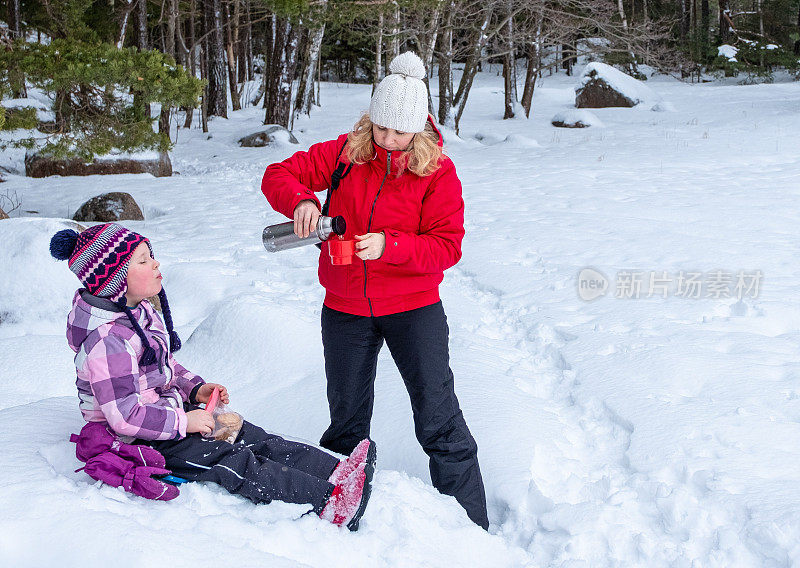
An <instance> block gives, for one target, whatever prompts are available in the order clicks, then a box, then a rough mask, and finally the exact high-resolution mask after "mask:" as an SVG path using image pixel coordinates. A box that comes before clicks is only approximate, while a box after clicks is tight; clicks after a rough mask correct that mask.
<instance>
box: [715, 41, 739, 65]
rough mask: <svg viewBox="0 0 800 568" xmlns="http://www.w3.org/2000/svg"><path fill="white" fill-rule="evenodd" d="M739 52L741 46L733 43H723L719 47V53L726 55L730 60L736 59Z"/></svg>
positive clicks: (722, 55)
mask: <svg viewBox="0 0 800 568" xmlns="http://www.w3.org/2000/svg"><path fill="white" fill-rule="evenodd" d="M737 53H739V48H737V47H733V46H732V45H728V44H725V43H724V44H722V45H720V46H719V47H717V55H718V56H719V57H725V58H726V59H727V60H728V61H736V54H737Z"/></svg>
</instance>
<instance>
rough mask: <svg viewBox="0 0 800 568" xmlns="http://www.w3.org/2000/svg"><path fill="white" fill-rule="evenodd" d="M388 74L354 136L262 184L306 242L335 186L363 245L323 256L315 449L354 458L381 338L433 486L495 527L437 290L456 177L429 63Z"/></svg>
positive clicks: (408, 58) (455, 219) (448, 244)
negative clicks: (430, 88) (325, 412)
mask: <svg viewBox="0 0 800 568" xmlns="http://www.w3.org/2000/svg"><path fill="white" fill-rule="evenodd" d="M390 69H391V70H392V74H391V75H389V76H387V77H386V78H385V79H383V81H381V83H380V84H379V85H378V88H377V89H376V90H375V93H374V95H373V97H372V101H371V103H370V111H369V114H365V115H364V116H363V117H362V118H361V119H360V120H359V121H358V123H357V124H356V125H355V127H354V129H353V131H352V132H350V133H349V134H343V135H342V136H339V138H338V139H336V140H331V141H328V142H322V143H318V144H314V145H313V146H311V148H309V150H308V151H307V152H297V153H296V154H294V155H293V156H292V157H290V158H288V159H286V160H284V161H283V162H280V163H276V164H272V165H270V166H269V167H268V168H267V171H266V172H265V173H264V178H263V181H262V185H261V189H262V191H263V192H264V195H265V196H266V197H267V199H268V200H269V202H270V204H271V205H272V207H273V208H274V209H275V210H276V211H278V212H280V213H283V214H284V215H286V216H287V217H290V218H293V219H294V223H295V233H297V235H299V236H302V237H305V236H308V234H309V233H310V232H311V231H312V230H314V228H315V227H316V223H317V219H318V218H319V216H320V214H321V213H320V211H321V207H320V202H319V200H318V199H317V197H316V196H315V195H314V192H318V191H324V190H326V189H328V188H329V187H331V191H330V192H329V201H328V203H327V207H328V209H327V214H328V215H331V216H336V215H341V216H343V217H344V218H345V220H346V222H347V232H346V233H345V235H344V237H345V238H346V239H355V240H357V241H358V242H357V243H356V248H357V251H356V255H357V256H358V260H355V261H354V262H353V263H352V264H350V265H333V264H332V263H331V260H330V256H329V254H328V245H327V243H323V245H322V252H321V254H320V258H319V279H320V283H321V284H322V285H323V286H324V287H325V290H326V294H325V301H324V305H323V308H322V343H323V346H324V353H325V373H326V375H327V380H328V404H329V407H330V415H331V425H330V427H329V428H328V429H327V430H326V431H325V433H324V434H323V436H322V439H321V440H320V444H321V445H322V446H323V447H325V448H327V449H329V450H332V451H335V452H339V453H342V454H349V453H350V451H351V450H352V449H353V448H354V447H355V446H356V444H358V442H359V441H360V440H362V439H363V438H365V437H367V436H368V435H369V431H370V420H371V418H372V406H373V400H374V381H375V371H376V366H377V361H378V352H379V351H380V349H381V347H382V346H383V342H384V341H386V344H387V345H388V347H389V351H390V352H391V355H392V357H393V359H394V361H395V363H396V364H397V368H398V370H399V371H400V374H401V375H402V377H403V381H404V382H405V385H406V388H407V390H408V393H409V396H410V398H411V407H412V410H413V413H414V424H415V432H416V436H417V439H418V440H419V442H420V444H421V445H422V448H423V449H424V450H425V453H426V454H427V455H428V456H429V458H430V472H431V479H432V481H433V485H434V486H435V487H436V488H437V489H438V490H439V491H440V492H442V493H445V494H448V495H453V496H454V497H455V498H456V499H457V500H458V502H459V503H461V505H462V506H463V507H464V509H466V511H467V514H468V515H469V517H470V518H471V519H472V520H473V521H474V522H475V523H477V524H478V525H480V526H482V527H483V528H488V526H489V521H488V518H487V514H486V497H485V493H484V488H483V481H482V479H481V473H480V468H479V466H478V459H477V451H478V448H477V445H476V444H475V440H474V439H473V437H472V435H471V434H470V432H469V429H468V428H467V425H466V422H465V421H464V418H463V416H462V413H461V409H460V408H459V405H458V399H457V398H456V394H455V391H454V389H453V373H452V371H451V370H450V363H449V352H448V327H447V318H446V316H445V313H444V309H443V308H442V303H441V301H440V299H439V290H438V286H439V283H440V282H441V281H442V279H443V277H444V275H443V272H444V271H445V270H446V269H448V268H450V267H451V266H453V265H455V264H456V263H457V262H458V261H459V259H460V258H461V240H462V238H463V237H464V201H463V199H462V198H461V182H460V181H459V179H458V176H457V175H456V171H455V167H454V166H453V163H452V162H451V161H450V159H449V158H447V157H446V156H444V155H443V153H442V139H441V135H440V134H439V132H438V131H437V130H436V128H435V126H434V125H433V121H432V120H431V118H430V117H429V116H428V110H427V109H428V93H427V88H426V86H425V84H424V83H423V81H422V79H423V78H424V76H425V68H424V65H423V64H422V61H421V60H420V59H419V57H417V56H416V55H415V54H413V53H411V52H406V53H403V54H401V55H399V56H398V57H396V58H395V59H394V61H392V63H391V65H390ZM334 174H335V175H334ZM336 178H340V181H339V182H338V187H336V185H337V183H336V182H334V183H333V184H332V179H336Z"/></svg>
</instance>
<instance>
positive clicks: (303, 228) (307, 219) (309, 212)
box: [294, 199, 322, 239]
mask: <svg viewBox="0 0 800 568" xmlns="http://www.w3.org/2000/svg"><path fill="white" fill-rule="evenodd" d="M320 215H322V214H321V213H320V212H319V209H317V204H316V203H314V202H313V201H311V200H310V199H304V200H303V201H301V202H300V203H298V204H297V207H295V208H294V234H295V235H297V236H298V237H300V238H302V239H305V238H306V237H307V236H308V235H310V234H311V231H314V230H316V228H317V220H318V219H319V217H320Z"/></svg>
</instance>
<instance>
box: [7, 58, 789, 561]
mask: <svg viewBox="0 0 800 568" xmlns="http://www.w3.org/2000/svg"><path fill="white" fill-rule="evenodd" d="M575 82H576V78H575V77H571V78H567V77H565V76H563V75H561V76H557V77H552V78H547V79H546V80H545V82H544V85H543V86H541V87H539V88H538V90H537V92H536V98H535V101H534V114H533V117H532V118H531V119H530V120H527V119H524V118H520V119H514V120H507V121H503V120H501V118H502V109H503V104H502V96H503V95H502V78H500V77H497V76H496V74H494V73H491V72H487V73H483V74H481V75H480V76H479V77H478V79H477V80H476V85H475V87H474V88H473V92H472V94H471V95H470V102H469V105H468V107H467V110H466V114H465V118H464V121H463V124H462V129H461V139H455V138H454V137H452V136H449V137H448V138H447V145H448V151H449V154H450V155H451V156H452V158H453V160H454V162H455V164H456V167H457V169H458V172H459V174H460V176H461V179H462V181H463V185H464V197H465V201H466V204H467V220H466V223H467V237H466V239H465V241H464V258H463V260H462V261H461V262H460V263H459V264H458V265H457V266H456V267H455V268H454V269H452V270H450V271H449V272H448V273H447V276H446V278H445V282H444V284H443V286H442V295H443V299H444V304H445V308H446V310H447V313H448V317H449V323H450V330H451V354H452V366H453V370H454V372H455V376H456V388H457V392H458V394H459V397H460V400H461V403H462V407H463V409H464V413H465V415H466V418H467V422H468V424H469V425H470V427H471V429H472V431H473V433H474V435H475V437H476V439H477V440H478V444H479V447H480V454H479V456H480V460H481V465H482V468H483V473H484V479H485V482H486V488H487V495H488V499H489V510H490V519H491V521H492V526H491V531H490V532H491V534H489V535H487V534H485V533H483V532H482V531H480V530H479V529H477V528H475V527H473V526H471V525H470V523H469V521H468V520H467V519H466V516H465V515H464V514H463V512H462V511H461V510H460V508H459V507H458V506H457V505H456V504H455V501H454V500H452V499H450V498H445V497H443V496H440V495H438V494H437V493H436V492H435V490H433V489H432V488H431V487H430V479H429V476H428V473H427V464H426V460H425V456H424V454H423V453H422V451H421V450H420V449H419V447H418V445H417V443H416V441H415V439H414V437H413V429H412V423H411V412H410V406H409V404H408V401H407V396H406V394H405V392H404V389H403V386H402V382H401V381H400V378H399V375H398V373H397V371H396V369H395V368H394V366H393V364H392V362H391V359H390V358H389V355H388V352H384V353H382V356H381V362H380V365H379V370H378V379H377V385H376V386H377V388H376V391H377V394H376V409H375V419H374V422H373V437H374V438H375V439H376V441H377V443H378V446H379V464H378V465H379V471H378V473H377V475H376V486H375V490H374V493H373V498H372V501H371V503H370V507H369V508H368V510H367V513H366V515H365V517H364V520H363V521H362V525H361V526H362V529H361V530H360V531H359V532H358V533H354V534H350V533H347V532H345V531H340V530H337V529H336V528H334V527H332V526H330V525H327V524H325V523H323V522H321V521H318V520H316V519H312V518H309V517H303V518H299V517H300V515H301V514H302V512H303V509H302V508H298V507H296V506H290V505H285V504H273V505H269V506H254V505H251V504H250V503H248V502H246V501H244V500H242V499H240V498H238V497H234V496H230V495H227V494H225V493H224V492H221V491H220V490H218V488H216V487H214V486H208V485H193V486H188V487H185V488H184V489H183V490H182V494H181V496H180V497H179V498H178V499H177V500H176V501H173V502H170V503H153V502H148V501H144V500H142V499H139V498H136V497H131V496H130V495H127V494H124V493H121V492H119V491H117V490H114V489H111V488H109V487H98V486H96V485H92V484H90V481H91V480H90V479H89V478H88V477H86V476H85V475H84V474H82V473H78V474H76V473H73V470H74V469H75V468H77V467H78V465H79V463H78V462H77V460H76V459H75V458H74V449H73V446H72V445H71V444H70V443H69V442H68V441H67V439H68V435H69V433H70V432H76V431H77V430H78V429H79V428H80V426H81V418H80V414H79V412H78V410H77V404H76V402H77V401H76V398H75V392H74V391H75V389H74V378H73V377H74V369H73V367H72V358H71V352H70V351H69V349H68V348H67V346H66V342H65V339H64V335H63V330H64V319H65V316H66V313H67V311H68V309H69V303H70V299H71V297H72V292H73V291H74V288H75V287H76V282H77V281H76V280H74V277H73V276H72V275H71V273H69V272H68V271H67V268H66V266H64V265H63V264H54V263H55V261H52V262H51V260H50V258H49V256H48V254H47V251H46V245H47V242H48V239H49V236H50V235H51V234H52V233H53V232H55V230H57V229H58V228H60V227H61V226H62V221H58V220H54V219H32V220H31V219H29V218H30V217H34V218H68V217H70V216H71V215H72V214H73V213H74V211H75V210H76V209H77V208H78V206H79V205H80V204H81V203H82V202H83V201H84V200H85V199H87V198H89V197H91V196H94V195H96V194H98V193H101V192H102V191H109V190H123V191H128V192H130V193H131V194H132V195H133V196H134V197H135V198H136V200H137V201H138V202H139V204H140V205H141V206H142V209H143V211H144V213H145V217H146V218H147V220H146V221H144V222H128V223H126V225H127V226H129V227H131V228H133V229H134V230H137V231H140V232H142V233H144V234H145V235H147V236H149V237H150V238H151V240H152V241H153V244H154V247H155V251H156V254H157V256H158V258H159V260H161V262H162V271H163V273H164V276H165V280H164V282H165V288H166V289H167V292H168V293H169V297H170V303H171V305H172V308H173V313H174V316H175V318H176V323H177V325H178V329H179V331H180V332H181V334H182V337H183V338H184V345H185V347H184V349H183V350H182V351H181V353H180V354H179V357H178V359H179V360H180V361H181V362H182V363H183V364H184V365H186V366H187V367H188V368H190V369H192V370H194V371H196V372H198V373H200V374H202V375H203V376H205V377H206V378H208V379H213V380H215V381H219V382H223V383H225V384H227V385H228V387H229V389H230V391H231V399H232V406H233V407H234V408H235V409H237V410H239V411H240V412H242V414H244V415H245V416H246V417H247V418H248V419H250V420H251V421H253V422H255V423H257V424H260V425H263V426H265V427H267V428H268V429H271V430H273V431H276V432H280V433H283V434H286V435H290V436H293V437H297V438H299V439H304V440H310V441H316V440H317V439H318V437H319V435H320V433H321V432H322V431H323V430H324V428H325V426H326V425H327V420H326V419H327V406H326V403H325V395H324V373H323V361H322V349H321V342H320V338H319V323H318V318H319V312H320V307H321V300H322V295H323V292H322V289H321V288H320V286H319V285H318V283H317V279H316V262H315V253H316V249H313V248H306V249H299V250H294V251H287V252H283V253H279V254H275V255H271V254H268V253H266V252H265V251H264V249H263V248H262V246H261V243H260V235H261V230H262V228H263V227H264V226H265V225H267V224H271V223H274V222H278V221H281V217H280V216H279V215H278V214H276V213H274V212H272V211H271V210H270V208H269V206H268V204H267V203H266V200H265V199H264V198H263V196H262V195H261V193H260V190H259V183H260V178H261V175H262V173H263V170H264V168H265V167H266V165H268V164H269V163H271V162H273V161H277V160H280V159H282V158H284V157H286V156H288V155H290V154H291V153H292V152H293V151H295V150H296V149H298V147H296V146H290V145H285V146H280V147H277V148H270V149H240V148H238V146H237V145H236V144H235V141H236V140H237V139H238V138H239V137H240V136H242V135H244V134H249V133H251V132H253V131H254V130H255V129H257V128H258V125H259V123H260V120H261V111H260V110H258V109H246V110H244V111H241V112H239V113H235V114H234V115H232V118H231V119H230V120H228V121H225V120H215V121H213V122H212V124H211V133H212V137H211V138H210V139H208V138H207V135H204V134H202V133H201V132H200V131H198V130H191V131H186V130H181V131H180V133H179V139H178V144H177V146H176V148H175V151H174V154H173V164H174V166H175V169H176V170H177V171H178V172H180V175H176V176H174V177H172V178H162V179H155V178H152V177H150V176H143V175H142V176H135V175H126V176H102V177H98V176H95V177H91V178H48V179H44V180H35V179H27V178H24V177H20V176H10V178H9V181H8V182H7V183H5V184H3V185H2V186H0V191H6V190H12V191H16V192H17V194H18V196H19V198H20V200H21V201H22V208H21V210H20V211H17V212H16V214H17V215H24V216H26V217H28V218H26V219H12V220H10V221H2V222H0V241H1V242H3V244H4V246H3V247H2V249H1V250H0V259H2V268H3V270H2V273H1V274H0V319H2V320H3V321H4V323H2V324H0V369H2V388H3V397H2V400H0V408H2V410H0V432H2V434H0V470H2V471H3V473H4V475H3V476H2V478H0V510H2V511H3V515H2V518H0V560H2V564H3V565H8V566H40V565H44V564H45V563H58V564H60V565H64V566H77V565H79V564H80V565H86V564H87V563H91V561H92V560H97V561H100V560H104V561H105V560H108V559H110V558H112V557H113V558H114V562H115V564H116V565H119V566H120V567H127V566H139V565H149V564H151V563H155V562H156V559H159V560H161V561H169V562H170V563H171V564H172V565H176V566H190V565H196V564H198V563H200V562H202V561H203V560H204V559H214V560H218V561H222V562H225V563H226V564H230V565H234V566H255V565H260V566H263V565H267V566H278V567H282V566H314V567H317V566H319V567H326V568H327V567H332V566H370V567H373V566H476V567H477V566H491V567H496V566H569V567H578V566H592V567H601V566H647V567H660V566H686V567H690V566H691V567H700V566H702V567H708V566H725V567H727V566H793V565H796V564H798V563H800V544H798V542H800V491H798V490H797V487H798V482H799V481H800V445H798V443H797V442H798V439H800V351H799V350H798V342H799V341H800V333H798V326H799V325H800V295H798V293H797V292H798V286H797V284H798V283H797V276H796V274H797V270H796V269H795V264H796V260H795V251H796V248H797V242H798V238H799V237H800V229H798V227H799V226H800V207H798V206H799V205H800V203H799V202H798V200H799V197H800V158H798V152H797V148H798V141H797V133H798V132H799V131H800V83H780V84H772V85H755V86H735V85H721V84H714V83H712V84H704V85H686V84H681V83H679V82H677V81H674V80H672V79H666V78H660V79H659V78H656V79H652V80H651V81H648V85H649V86H650V87H651V88H652V89H654V90H655V91H656V92H657V93H659V94H660V95H661V96H662V97H663V99H664V100H665V101H667V102H669V103H671V105H672V107H674V111H671V112H651V111H646V110H639V109H598V110H595V111H593V112H594V113H595V114H596V115H597V117H598V118H599V119H600V120H601V121H602V124H603V125H604V126H603V127H592V128H588V129H582V130H577V131H576V130H566V129H556V128H553V127H552V126H551V125H550V119H551V118H552V116H553V115H554V114H555V113H556V112H560V111H565V110H568V109H569V107H570V104H571V102H572V100H573V90H572V87H573V86H574V84H575ZM433 91H434V92H437V91H436V87H435V81H434V85H433ZM369 92H370V90H369V86H366V87H365V86H348V85H338V84H326V85H323V91H322V98H323V103H324V107H323V108H322V109H320V110H318V111H317V112H315V113H314V115H313V118H312V119H311V120H305V121H303V122H301V123H299V124H297V125H295V134H296V135H297V137H298V138H299V139H300V141H301V147H302V148H305V147H307V146H308V145H310V144H311V143H313V142H314V141H317V140H322V139H329V138H333V137H334V136H335V135H336V134H338V133H340V132H345V131H346V130H347V129H349V127H350V126H351V125H352V124H353V123H354V122H355V120H356V119H357V118H358V116H359V113H360V111H361V110H363V109H366V108H367V107H368V103H369ZM0 165H3V166H7V167H8V166H10V167H13V168H22V163H21V159H20V155H19V154H18V153H12V152H7V153H6V154H4V155H2V156H0ZM23 211H36V212H37V213H25V212H23ZM586 267H592V268H594V269H595V270H597V271H599V272H601V273H602V274H604V275H605V276H606V277H607V278H608V279H609V283H610V290H609V291H608V293H607V294H606V295H605V296H604V297H600V298H598V299H596V300H594V301H592V302H586V301H583V300H581V299H580V298H579V296H578V290H577V279H578V273H579V272H580V271H581V270H582V269H584V268H586ZM740 270H743V271H745V272H747V273H752V272H755V271H758V270H760V271H761V273H762V274H763V277H762V279H761V281H760V286H759V290H758V293H757V294H756V293H754V292H753V291H752V290H751V291H750V292H749V293H746V294H743V298H742V299H741V300H739V299H738V298H737V297H736V296H737V291H736V289H735V284H736V273H737V272H738V271H740ZM626 271H627V272H642V273H644V279H643V284H642V289H641V294H640V297H639V298H635V297H633V298H617V297H615V295H616V294H617V290H616V282H617V279H618V278H622V277H623V276H624V273H625V272H626ZM681 271H683V272H684V273H690V272H695V273H701V274H702V276H703V277H705V278H706V279H705V281H704V282H703V288H702V289H701V296H702V297H701V298H697V299H694V298H688V297H679V296H677V295H676V293H675V289H674V285H675V284H674V282H673V284H672V287H671V288H669V289H668V290H667V294H666V295H667V297H666V298H665V297H663V294H662V293H661V292H660V290H657V291H656V293H653V294H649V293H648V283H649V280H648V279H649V276H650V273H651V272H656V273H658V274H657V276H663V274H662V273H664V272H666V273H667V276H670V277H672V278H673V279H675V278H677V277H678V275H679V273H680V272H681ZM715 271H721V273H722V275H723V276H725V275H728V274H729V275H730V276H731V277H732V278H733V282H731V284H730V295H731V297H725V296H724V295H722V296H720V297H714V294H712V295H711V297H707V295H708V290H709V289H708V288H706V286H707V285H708V284H709V283H710V279H711V277H712V276H713V273H714V272H715ZM648 296H650V297H648ZM384 351H386V350H384ZM76 541H78V542H79V543H80V548H76V547H75V542H76ZM148 542H152V543H153V544H147V543H148ZM43 544H44V546H43Z"/></svg>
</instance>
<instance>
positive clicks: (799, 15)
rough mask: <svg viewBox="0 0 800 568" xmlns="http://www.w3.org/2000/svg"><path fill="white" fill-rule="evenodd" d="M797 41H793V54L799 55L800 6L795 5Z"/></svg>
mask: <svg viewBox="0 0 800 568" xmlns="http://www.w3.org/2000/svg"><path fill="white" fill-rule="evenodd" d="M797 35H798V38H797V41H796V42H794V54H795V55H800V6H798V7H797Z"/></svg>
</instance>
